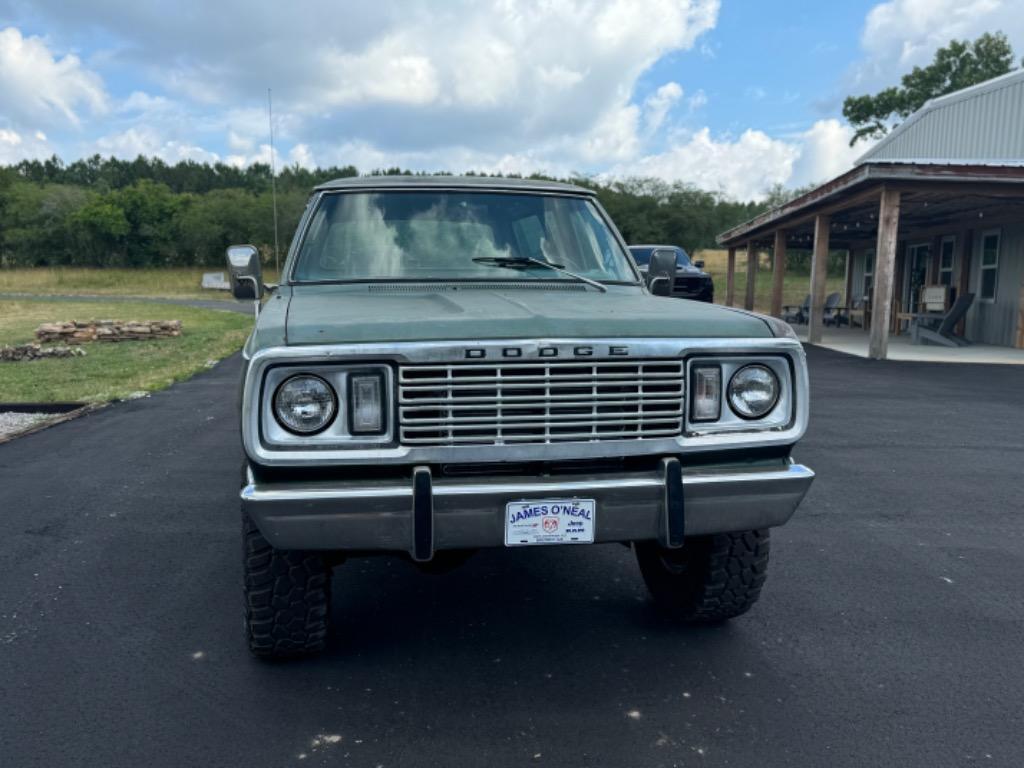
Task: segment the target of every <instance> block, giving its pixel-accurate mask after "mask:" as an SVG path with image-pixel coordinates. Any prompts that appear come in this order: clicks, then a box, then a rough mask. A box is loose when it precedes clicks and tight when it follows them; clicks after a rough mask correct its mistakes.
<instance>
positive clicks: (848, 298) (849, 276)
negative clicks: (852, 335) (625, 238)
mask: <svg viewBox="0 0 1024 768" xmlns="http://www.w3.org/2000/svg"><path fill="white" fill-rule="evenodd" d="M843 303H844V304H845V305H846V307H847V309H850V308H852V307H853V249H852V248H847V249H846V287H845V288H843ZM847 319H849V315H847ZM847 325H850V324H849V323H847ZM850 327H851V328H852V327H853V326H852V325H851V326H850Z"/></svg>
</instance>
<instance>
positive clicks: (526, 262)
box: [473, 256, 608, 293]
mask: <svg viewBox="0 0 1024 768" xmlns="http://www.w3.org/2000/svg"><path fill="white" fill-rule="evenodd" d="M473 261H474V262H476V263H477V264H488V265H490V266H493V267H505V268H506V269H526V268H528V267H532V266H537V267H547V268H548V269H553V270H554V271H555V272H561V273H562V274H563V275H568V276H569V277H571V278H573V279H575V280H579V281H580V282H581V283H586V284H587V285H592V286H594V287H595V288H597V290H599V291H600V292H601V293H608V287H607V286H605V285H602V284H601V283H599V282H597V280H591V279H590V278H589V277H584V276H583V275H578V274H576V273H575V272H571V271H569V270H568V269H566V268H565V266H563V265H562V264H552V263H551V262H549V261H542V260H541V259H535V258H533V257H532V256H515V257H513V256H477V257H475V258H474V259H473Z"/></svg>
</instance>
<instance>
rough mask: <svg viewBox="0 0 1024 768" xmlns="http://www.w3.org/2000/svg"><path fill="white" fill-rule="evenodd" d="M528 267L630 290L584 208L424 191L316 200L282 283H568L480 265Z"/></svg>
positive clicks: (576, 202) (598, 223)
mask: <svg viewBox="0 0 1024 768" xmlns="http://www.w3.org/2000/svg"><path fill="white" fill-rule="evenodd" d="M528 258H532V259H539V260H542V261H545V262H549V263H551V264H556V265H559V266H561V267H564V268H565V269H568V270H571V271H573V272H576V273H578V274H580V275H583V276H585V277H588V278H590V279H592V280H599V281H605V282H629V283H634V282H636V276H635V275H634V274H633V271H632V270H631V269H630V266H629V263H628V260H627V258H626V254H625V253H624V252H623V249H622V248H621V247H620V246H619V244H618V242H617V241H616V239H615V237H614V236H613V235H612V232H611V231H610V230H609V228H608V227H607V225H606V224H605V223H604V221H603V220H602V218H601V216H600V215H599V213H598V210H597V208H596V207H595V206H594V204H593V203H592V202H591V201H589V200H586V199H584V198H577V197H559V196H555V195H541V194H536V195H524V194H502V193H497V192H495V193H479V192H433V191H429V192H427V191H423V192H420V191H417V192H372V193H364V192H347V193H341V194H326V195H324V197H323V198H322V199H321V201H320V205H319V207H318V208H317V210H316V211H315V213H314V214H313V217H312V219H311V221H310V224H309V228H308V230H307V232H306V235H305V238H304V239H303V242H302V246H301V247H300V249H299V253H298V256H297V259H296V263H295V268H294V269H293V270H292V279H293V280H294V281H296V282H324V281H346V280H378V279H379V280H393V279H400V280H480V279H482V280H522V279H524V275H527V277H526V279H537V280H572V279H573V278H572V277H571V276H568V275H565V274H561V273H559V272H555V271H552V270H550V269H547V268H545V267H544V266H543V265H539V264H537V265H533V266H528V267H524V268H523V269H517V270H516V271H515V272H510V270H509V269H507V268H505V267H502V266H501V265H500V264H498V263H495V262H492V263H488V259H498V260H505V259H528ZM474 259H477V261H474ZM480 260H483V263H481V261H480Z"/></svg>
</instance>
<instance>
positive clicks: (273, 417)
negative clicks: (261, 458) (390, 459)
mask: <svg viewBox="0 0 1024 768" xmlns="http://www.w3.org/2000/svg"><path fill="white" fill-rule="evenodd" d="M368 375H372V376H376V377H379V381H380V388H381V424H380V429H378V430H376V431H374V432H359V431H358V430H357V431H353V430H352V425H353V413H352V397H351V392H352V390H351V380H352V379H353V377H360V376H368ZM296 376H313V377H316V378H319V379H322V380H323V381H325V382H326V383H327V385H328V386H329V387H330V388H331V390H333V392H334V395H335V398H336V411H335V414H334V416H333V418H332V419H331V421H330V423H329V424H327V425H326V426H325V427H324V428H323V429H320V430H318V431H315V432H306V433H302V432H296V431H294V430H291V429H288V428H286V426H284V425H282V423H281V421H280V419H279V418H278V416H277V414H276V408H275V400H276V396H277V392H278V390H279V388H280V387H281V386H282V385H283V384H284V383H285V382H286V381H288V380H290V379H292V378H294V377H296ZM395 407H396V405H395V375H394V372H393V369H392V366H389V365H387V364H383V363H380V364H378V363H359V362H353V363H331V362H325V363H319V362H315V363H308V364H280V363H276V364H271V365H268V366H267V367H266V368H265V369H264V370H263V373H262V383H261V386H260V401H259V418H258V430H259V432H258V434H259V440H260V443H261V444H262V445H264V446H265V447H266V448H267V449H269V450H284V451H297V450H306V449H318V450H329V449H338V450H348V449H351V450H358V449H367V448H374V447H385V446H391V445H394V433H395V414H394V409H395Z"/></svg>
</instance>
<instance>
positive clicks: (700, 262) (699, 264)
mask: <svg viewBox="0 0 1024 768" xmlns="http://www.w3.org/2000/svg"><path fill="white" fill-rule="evenodd" d="M693 266H695V267H696V268H697V269H704V259H697V260H696V261H695V262H693Z"/></svg>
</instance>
